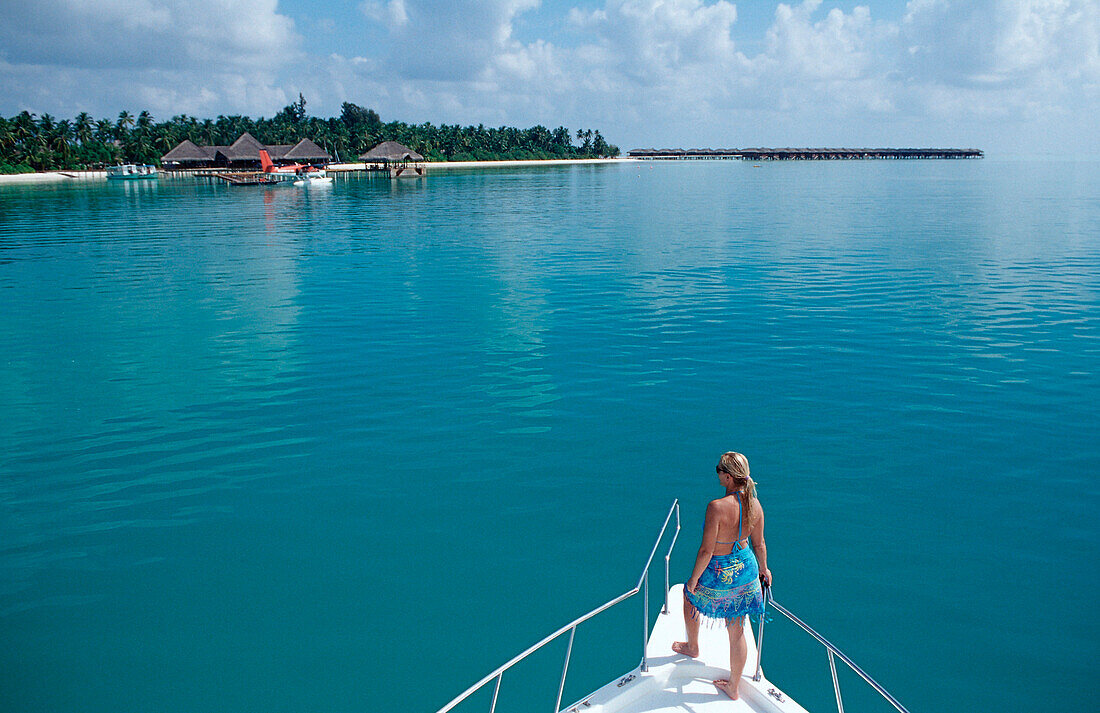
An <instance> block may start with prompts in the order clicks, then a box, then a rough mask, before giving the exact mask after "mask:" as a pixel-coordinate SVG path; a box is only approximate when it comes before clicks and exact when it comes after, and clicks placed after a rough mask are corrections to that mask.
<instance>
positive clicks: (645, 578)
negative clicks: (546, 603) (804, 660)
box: [438, 500, 908, 713]
mask: <svg viewBox="0 0 1100 713" xmlns="http://www.w3.org/2000/svg"><path fill="white" fill-rule="evenodd" d="M674 514H675V516H676V521H675V530H674V531H673V532H672V534H671V544H670V545H669V547H668V552H667V553H666V554H665V597H664V606H663V608H662V609H661V612H660V613H659V614H658V615H657V620H656V622H655V623H654V626H653V629H652V630H651V629H650V627H649V619H650V609H649V569H650V566H651V565H652V564H653V558H654V556H655V555H656V554H657V548H658V547H660V545H661V542H662V541H663V540H664V539H665V535H666V532H668V531H669V529H670V528H669V523H670V522H671V521H672V517H673V515H674ZM679 534H680V503H679V501H678V500H677V501H674V502H673V503H672V507H671V508H670V509H669V511H668V515H667V516H666V517H665V523H664V525H662V526H661V530H660V532H659V533H658V534H657V541H656V542H654V543H653V549H652V550H651V551H650V553H649V559H648V560H647V561H646V564H645V567H644V568H643V570H642V576H641V578H640V579H639V580H638V583H637V585H636V586H634V588H632V589H630V590H629V591H627V592H625V593H623V594H620V595H619V596H617V597H615V598H614V599H612V600H611V601H609V602H607V603H606V604H603V605H601V606H598V607H596V608H595V609H593V610H592V611H590V612H588V613H587V614H584V615H583V616H580V617H578V618H577V619H574V620H573V621H571V622H570V623H568V624H566V625H565V626H563V627H561V628H560V629H558V630H557V631H555V632H554V633H552V634H550V635H549V636H547V637H546V638H544V639H543V640H542V641H540V642H538V643H537V644H534V645H533V646H531V647H529V648H528V649H527V650H525V651H524V652H523V653H521V654H519V655H517V656H515V657H514V658H512V659H511V660H510V661H508V662H507V663H505V664H504V665H502V666H500V667H499V668H497V669H496V670H495V671H493V672H492V673H490V674H489V675H487V676H485V677H484V678H482V679H481V680H480V681H478V682H477V683H475V684H474V685H472V686H470V687H469V688H467V689H466V690H465V691H463V692H462V693H461V694H459V695H458V696H457V697H456V698H454V699H453V700H452V701H451V702H450V703H448V704H447V705H445V706H444V707H443V708H440V709H439V711H438V713H448V711H451V710H452V709H454V708H455V707H456V706H458V705H459V704H461V703H462V702H463V701H465V700H466V699H467V698H469V697H470V696H471V695H473V694H474V693H476V692H478V691H480V690H482V689H483V688H485V687H487V686H488V685H489V684H490V683H494V687H493V699H492V705H491V707H490V708H489V713H495V711H496V705H497V697H498V695H499V693H500V686H501V681H502V679H503V677H504V672H505V671H507V670H508V669H510V668H512V667H513V666H514V665H516V664H517V663H519V662H520V661H523V660H524V659H526V658H527V657H528V656H530V655H531V654H533V653H535V652H536V651H538V650H539V649H541V648H543V647H544V646H546V645H547V644H549V643H550V642H552V641H555V640H556V639H558V638H559V637H561V636H564V635H565V634H566V633H568V634H569V643H568V645H567V647H566V649H565V664H564V665H563V667H562V672H561V683H560V685H559V686H558V698H557V701H556V702H555V704H554V710H555V711H558V712H560V713H612V712H614V713H673V711H681V712H682V711H693V712H694V713H707V711H715V713H731V712H734V711H741V712H742V713H748V712H751V713H806V709H804V708H803V707H802V706H800V705H799V704H798V703H796V702H795V701H794V700H792V699H791V698H790V696H788V695H787V694H786V693H784V692H783V691H782V690H780V688H779V687H778V686H777V685H776V684H774V683H772V682H771V681H769V680H768V679H767V678H765V677H764V672H763V668H762V663H761V651H762V649H763V642H764V624H765V622H767V621H768V620H769V618H770V617H769V614H771V612H775V613H778V614H780V615H782V616H784V617H786V618H787V619H789V620H790V621H791V622H793V623H794V624H795V625H797V626H798V627H799V628H800V629H802V630H803V631H804V632H806V633H807V634H809V635H810V637H812V638H813V639H815V640H816V641H817V642H818V643H819V644H821V645H822V646H823V647H824V648H825V650H826V652H827V653H828V659H829V669H830V671H831V672H832V679H833V680H832V683H833V691H834V693H835V694H836V704H837V710H838V712H839V713H844V703H843V699H842V697H841V694H840V684H839V682H838V680H837V675H836V659H838V658H839V659H840V660H841V661H842V662H843V663H845V664H846V665H847V666H848V667H849V668H850V669H851V670H852V671H853V672H855V673H856V675H858V676H859V677H860V678H862V679H863V680H864V681H865V682H866V683H867V684H868V685H869V686H871V687H872V688H873V689H874V690H875V691H877V692H878V693H879V694H880V695H881V696H882V697H883V698H884V699H885V700H886V702H887V703H889V704H890V705H891V706H893V707H894V709H895V710H897V711H898V713H908V710H907V709H906V708H905V706H903V705H902V704H901V703H900V702H898V700H897V699H896V698H894V696H893V695H891V694H890V693H889V692H887V690H886V689H885V688H883V687H882V686H881V685H879V684H878V683H877V682H876V681H875V680H874V679H872V678H871V677H870V676H868V675H867V674H866V673H864V672H863V670H862V669H861V668H859V666H857V665H856V664H855V663H854V662H853V661H852V660H851V659H850V658H848V656H847V655H845V654H844V653H843V652H842V651H841V650H840V649H838V648H837V647H836V646H834V645H833V644H831V643H830V642H829V641H828V640H826V639H825V637H823V636H821V634H819V633H817V632H816V631H814V630H813V629H812V628H810V627H809V626H808V625H807V624H805V623H804V622H803V621H802V620H801V619H799V618H798V617H797V616H795V615H794V614H792V613H791V612H790V611H788V610H787V609H786V608H784V607H783V606H781V605H780V604H779V603H778V602H776V601H775V600H774V599H772V596H771V588H770V587H765V588H764V602H765V613H764V615H763V616H761V617H760V618H759V622H758V623H757V627H758V628H757V632H756V635H755V636H754V635H753V631H752V627H751V626H750V625H749V623H748V622H746V623H745V641H746V644H747V648H748V656H747V658H746V660H745V667H744V670H743V671H740V672H738V674H739V675H740V676H741V682H740V684H739V686H738V689H739V691H738V692H739V694H740V697H739V699H738V700H736V701H733V700H730V699H729V698H728V697H727V696H726V695H725V694H724V693H722V692H721V691H719V690H718V689H717V688H716V687H715V686H714V685H713V684H712V683H711V681H712V680H715V679H721V678H728V677H729V668H728V666H729V660H730V659H729V656H730V648H729V639H728V637H727V636H726V632H725V630H724V629H721V628H718V629H707V628H706V627H704V628H702V629H701V630H700V632H699V655H698V656H697V657H695V658H689V657H687V656H684V655H681V654H676V653H673V651H672V643H673V642H674V641H677V640H683V639H684V621H683V614H682V611H681V608H680V606H679V603H680V601H681V599H682V596H683V586H684V585H682V584H676V585H674V586H672V587H670V586H669V582H668V566H669V565H668V563H669V558H670V557H671V555H672V550H673V548H675V547H676V539H677V537H679ZM639 593H641V594H642V611H643V619H644V628H643V629H642V660H641V663H640V664H639V665H638V666H637V667H636V668H634V669H633V670H631V671H628V672H626V673H625V674H623V675H621V676H618V677H616V678H614V679H612V680H611V681H610V683H608V684H607V685H605V686H603V687H601V688H599V689H598V690H596V691H593V692H592V693H589V694H588V695H587V696H584V697H583V698H581V699H580V700H578V701H577V702H576V703H573V704H572V705H569V706H566V707H564V708H563V707H562V705H561V698H562V692H563V691H564V689H565V679H566V675H567V674H568V673H569V659H570V657H571V655H572V653H573V639H574V636H575V635H576V632H577V627H578V626H580V625H581V624H583V623H584V622H585V621H587V620H589V619H591V618H592V617H594V616H596V615H597V614H599V613H601V612H603V611H606V610H608V609H610V608H612V607H614V606H615V605H617V604H619V603H621V602H624V601H626V600H627V599H630V598H631V597H633V596H634V595H636V594H639ZM670 603H671V605H670ZM768 609H770V610H771V611H768ZM519 685H521V686H522V685H523V684H522V683H520V684H519ZM529 703H530V704H532V705H527V706H525V709H527V710H535V709H537V708H541V707H542V706H541V705H538V703H537V702H536V701H533V700H532V701H529ZM547 705H549V701H547Z"/></svg>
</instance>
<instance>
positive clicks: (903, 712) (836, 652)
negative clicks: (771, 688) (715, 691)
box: [752, 586, 909, 713]
mask: <svg viewBox="0 0 1100 713" xmlns="http://www.w3.org/2000/svg"><path fill="white" fill-rule="evenodd" d="M764 604H765V606H767V605H769V604H770V605H771V606H772V608H774V609H775V610H776V611H777V612H779V613H780V614H782V615H783V616H785V617H787V618H788V619H790V620H791V621H793V622H794V623H795V624H797V625H798V626H799V627H800V628H801V629H802V630H803V631H805V632H806V633H807V634H809V635H810V636H812V637H813V638H815V639H817V641H818V643H820V644H821V645H822V646H824V647H825V649H826V651H828V652H829V669H830V671H831V672H832V676H833V691H834V692H835V693H836V707H837V711H839V713H844V702H843V700H841V697H840V683H838V682H837V678H836V663H835V661H834V657H837V658H839V659H840V660H841V661H843V662H844V663H846V664H848V668H850V669H852V671H854V672H855V673H856V675H857V676H859V677H860V678H862V679H863V680H864V681H866V682H867V683H868V685H870V686H871V688H873V689H875V690H876V691H878V693H879V695H881V696H882V697H883V698H885V699H886V701H887V702H888V703H889V704H890V705H892V706H893V707H894V708H895V709H896V710H897V711H899V713H909V709H907V708H906V707H905V706H903V705H902V704H901V702H900V701H899V700H898V699H897V698H894V696H893V695H892V694H891V693H890V692H889V691H887V690H886V689H885V688H883V687H882V685H881V684H879V682H878V681H876V680H875V679H873V678H871V677H870V676H869V675H867V673H866V672H864V670H863V669H861V668H860V667H859V666H857V665H856V662H855V661H853V660H852V659H850V658H848V655H847V654H845V653H844V652H843V651H841V650H840V649H838V648H837V647H836V646H834V645H833V644H832V643H831V642H830V641H829V640H828V639H826V638H825V637H824V636H822V635H821V634H819V633H817V632H816V631H814V630H813V629H812V628H811V627H810V625H809V624H807V623H806V622H804V621H802V620H801V619H799V618H798V617H797V616H795V615H794V614H792V613H791V612H790V610H788V609H787V608H786V607H784V606H783V605H781V604H780V603H779V602H777V601H775V599H773V598H772V590H771V587H769V586H765V587H764ZM765 618H766V617H765V616H763V615H761V617H760V633H759V634H758V636H757V649H756V673H755V674H754V675H753V677H752V680H754V681H759V680H760V666H761V663H760V660H761V656H762V654H763V650H764V649H763V640H764V620H765Z"/></svg>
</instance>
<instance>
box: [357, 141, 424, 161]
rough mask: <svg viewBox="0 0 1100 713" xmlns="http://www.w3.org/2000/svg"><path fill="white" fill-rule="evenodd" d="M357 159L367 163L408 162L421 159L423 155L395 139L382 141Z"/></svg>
mask: <svg viewBox="0 0 1100 713" xmlns="http://www.w3.org/2000/svg"><path fill="white" fill-rule="evenodd" d="M359 160H360V161H365V162H367V163H409V162H410V161H413V162H415V161H423V160H424V157H423V156H421V155H420V154H418V153H417V152H415V151H413V150H412V149H410V148H409V147H408V146H405V145H403V144H399V143H397V142H396V141H383V142H382V143H380V144H378V145H377V146H375V147H374V148H373V149H371V150H370V151H368V152H366V153H365V154H362V155H361V156H359Z"/></svg>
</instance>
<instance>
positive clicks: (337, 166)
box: [0, 157, 641, 185]
mask: <svg viewBox="0 0 1100 713" xmlns="http://www.w3.org/2000/svg"><path fill="white" fill-rule="evenodd" d="M639 160H641V159H637V158H630V157H622V158H555V159H516V160H505V161H424V162H423V163H421V164H420V165H422V166H424V167H425V169H426V170H427V171H439V170H452V169H461V168H523V167H536V166H568V165H583V164H605V163H624V162H630V163H634V162H636V161H639ZM366 167H367V164H365V163H350V162H349V163H334V164H329V165H328V166H327V167H326V170H329V171H332V172H333V173H342V172H345V171H363V170H365V169H366ZM96 180H104V181H105V180H107V172H106V171H40V172H37V173H5V174H0V185H5V184H34V183H66V182H69V181H96Z"/></svg>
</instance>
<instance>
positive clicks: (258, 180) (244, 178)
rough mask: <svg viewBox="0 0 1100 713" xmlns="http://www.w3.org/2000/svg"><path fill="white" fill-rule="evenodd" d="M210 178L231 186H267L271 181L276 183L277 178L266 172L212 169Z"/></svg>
mask: <svg viewBox="0 0 1100 713" xmlns="http://www.w3.org/2000/svg"><path fill="white" fill-rule="evenodd" d="M202 175H209V176H210V178H218V179H221V180H223V181H225V182H226V183H228V184H229V185H231V186H269V185H271V184H273V183H278V182H279V179H278V178H275V177H273V176H269V175H268V174H266V173H261V172H259V171H249V172H234V173H228V172H225V171H214V172H211V173H209V174H202Z"/></svg>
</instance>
